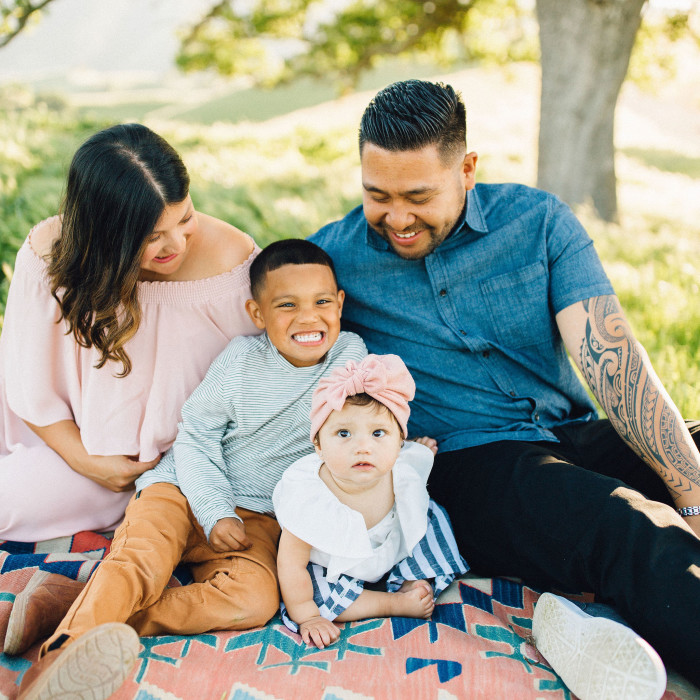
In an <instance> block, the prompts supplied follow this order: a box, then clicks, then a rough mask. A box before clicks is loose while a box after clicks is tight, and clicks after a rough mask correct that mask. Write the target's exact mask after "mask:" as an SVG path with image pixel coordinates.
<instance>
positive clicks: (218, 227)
mask: <svg viewBox="0 0 700 700" xmlns="http://www.w3.org/2000/svg"><path fill="white" fill-rule="evenodd" d="M198 216H199V222H200V224H199V225H200V229H201V232H202V234H203V236H202V240H203V241H205V242H206V245H205V246H204V251H205V255H206V257H207V258H209V259H210V260H213V261H216V264H217V266H218V267H220V272H227V271H228V270H232V269H233V268H234V267H237V266H238V265H241V264H242V263H244V262H245V261H246V260H247V259H248V258H249V257H250V254H251V253H252V252H253V250H254V249H255V242H254V241H253V239H252V238H251V237H250V236H249V235H248V234H246V233H243V231H241V230H240V229H238V228H236V227H235V226H232V225H231V224H229V223H226V222H225V221H222V220H221V219H216V218H214V217H213V216H209V215H207V214H202V213H201V212H200V213H199V214H198Z"/></svg>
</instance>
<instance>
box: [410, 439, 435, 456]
mask: <svg viewBox="0 0 700 700" xmlns="http://www.w3.org/2000/svg"><path fill="white" fill-rule="evenodd" d="M411 440H413V442H417V443H418V444H420V445H425V446H426V447H428V448H430V450H431V451H432V453H433V454H434V455H436V454H437V451H438V446H437V440H434V439H433V438H431V437H417V438H411Z"/></svg>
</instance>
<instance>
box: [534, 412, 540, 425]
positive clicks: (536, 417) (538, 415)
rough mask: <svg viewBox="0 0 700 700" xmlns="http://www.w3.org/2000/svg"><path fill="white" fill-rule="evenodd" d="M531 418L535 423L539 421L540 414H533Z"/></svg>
mask: <svg viewBox="0 0 700 700" xmlns="http://www.w3.org/2000/svg"><path fill="white" fill-rule="evenodd" d="M533 418H534V419H535V423H537V422H539V420H540V414H539V413H535V415H534V416H533Z"/></svg>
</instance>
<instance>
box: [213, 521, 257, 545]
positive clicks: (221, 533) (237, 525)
mask: <svg viewBox="0 0 700 700" xmlns="http://www.w3.org/2000/svg"><path fill="white" fill-rule="evenodd" d="M209 544H210V545H211V548H212V549H213V550H214V551H215V552H239V551H241V550H243V549H250V548H251V547H252V546H253V543H252V542H251V541H250V540H249V539H248V537H247V535H246V534H245V525H244V524H243V522H241V521H240V520H239V519H238V518H221V520H219V521H218V522H217V523H216V525H214V527H213V528H212V529H211V533H210V534H209Z"/></svg>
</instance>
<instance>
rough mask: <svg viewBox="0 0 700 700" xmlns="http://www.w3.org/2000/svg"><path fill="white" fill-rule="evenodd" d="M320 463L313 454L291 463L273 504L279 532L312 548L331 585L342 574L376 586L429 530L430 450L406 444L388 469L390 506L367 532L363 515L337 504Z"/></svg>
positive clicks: (275, 493)
mask: <svg viewBox="0 0 700 700" xmlns="http://www.w3.org/2000/svg"><path fill="white" fill-rule="evenodd" d="M321 464H322V460H321V459H320V458H319V457H318V456H317V455H316V454H311V455H308V456H306V457H302V458H301V459H299V460H297V461H296V462H294V464H292V465H291V466H290V467H289V468H288V469H287V470H286V471H285V472H284V474H283V475H282V479H281V480H280V481H279V483H278V484H277V486H276V487H275V490H274V493H273V495H272V501H273V504H274V508H275V515H276V516H277V520H278V521H279V524H280V526H281V527H283V528H285V529H286V530H287V531H289V532H291V533H292V534H293V535H295V536H296V537H298V538H299V539H301V540H303V541H304V542H306V543H308V544H309V545H311V553H310V556H309V558H310V561H312V562H314V563H315V564H320V565H321V566H324V567H326V569H327V570H328V571H327V579H328V581H329V582H330V583H335V582H336V581H337V580H338V577H339V576H340V575H341V574H346V575H347V576H351V577H353V578H358V579H361V580H363V581H372V582H373V581H378V580H379V579H380V578H381V577H382V576H383V575H384V574H386V573H387V572H388V571H390V570H391V569H392V567H393V566H394V565H395V564H398V562H400V561H401V560H402V559H405V558H406V557H407V556H408V555H409V554H410V553H411V552H412V551H413V548H414V547H415V546H416V544H418V542H419V541H420V540H421V539H422V538H423V536H424V535H425V533H426V530H427V527H428V501H429V496H428V491H427V488H426V484H427V481H428V475H429V474H430V470H431V468H432V465H433V453H432V451H431V450H430V449H429V448H427V447H425V446H424V445H420V444H418V443H415V442H406V444H405V445H404V447H403V448H402V449H401V452H400V453H399V458H398V459H397V460H396V464H395V465H394V468H393V469H392V475H393V483H394V499H395V502H394V507H393V508H392V509H391V511H389V513H387V515H386V516H385V517H384V518H383V519H382V520H381V521H380V522H379V523H377V524H376V525H375V526H374V527H372V528H370V529H369V530H368V529H367V526H366V525H365V520H364V518H363V516H362V514H361V513H360V512H358V511H356V510H354V509H352V508H350V507H349V506H347V505H345V504H344V503H341V502H340V500H338V498H337V496H335V494H334V493H333V492H332V491H331V490H330V489H329V488H328V487H327V486H326V485H325V484H324V483H323V481H322V480H321V477H320V476H319V469H320V467H321Z"/></svg>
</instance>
